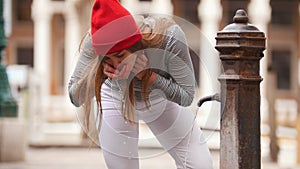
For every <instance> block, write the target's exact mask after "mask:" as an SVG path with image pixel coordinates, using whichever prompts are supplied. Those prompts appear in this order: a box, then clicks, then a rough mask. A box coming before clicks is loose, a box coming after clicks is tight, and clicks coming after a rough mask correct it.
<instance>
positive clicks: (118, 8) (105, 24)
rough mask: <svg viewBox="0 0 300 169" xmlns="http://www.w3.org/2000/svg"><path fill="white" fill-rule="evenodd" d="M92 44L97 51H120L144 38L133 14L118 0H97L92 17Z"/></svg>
mask: <svg viewBox="0 0 300 169" xmlns="http://www.w3.org/2000/svg"><path fill="white" fill-rule="evenodd" d="M91 31H92V45H93V47H94V50H95V53H96V54H98V55H106V54H111V53H115V52H120V51H122V50H124V49H127V48H128V47H130V46H132V45H133V44H135V43H136V42H138V41H139V40H141V38H142V34H141V31H140V29H139V27H138V26H137V24H136V22H135V21H134V19H133V17H132V15H131V14H130V13H129V12H128V11H127V10H126V9H125V8H124V7H123V6H122V5H121V4H120V3H119V1H118V0H96V1H95V3H94V6H93V9H92V17H91Z"/></svg>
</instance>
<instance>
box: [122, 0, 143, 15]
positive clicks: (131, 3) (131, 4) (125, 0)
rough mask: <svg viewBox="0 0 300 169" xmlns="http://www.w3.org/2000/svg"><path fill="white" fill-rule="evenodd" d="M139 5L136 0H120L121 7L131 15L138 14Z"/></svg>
mask: <svg viewBox="0 0 300 169" xmlns="http://www.w3.org/2000/svg"><path fill="white" fill-rule="evenodd" d="M139 3H140V2H139V1H138V0H122V5H124V7H125V8H126V9H127V10H128V11H130V12H131V13H132V14H136V13H139V6H138V5H139Z"/></svg>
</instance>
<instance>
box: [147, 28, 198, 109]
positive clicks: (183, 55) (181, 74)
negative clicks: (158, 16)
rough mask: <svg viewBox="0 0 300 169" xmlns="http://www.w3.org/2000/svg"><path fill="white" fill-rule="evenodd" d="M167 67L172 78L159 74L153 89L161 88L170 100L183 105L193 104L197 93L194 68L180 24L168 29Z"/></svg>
mask: <svg viewBox="0 0 300 169" xmlns="http://www.w3.org/2000/svg"><path fill="white" fill-rule="evenodd" d="M165 50H166V52H167V54H166V55H167V56H166V57H165V58H166V61H165V62H166V67H167V69H166V70H167V73H168V74H169V75H170V76H171V78H165V77H164V76H161V75H159V74H157V77H156V79H155V81H154V83H153V85H152V89H160V90H162V91H163V92H164V93H165V96H166V97H167V99H168V100H170V101H173V102H175V103H177V104H179V105H181V106H189V105H191V103H192V101H193V99H194V94H195V77H194V70H193V65H192V61H191V57H190V54H189V49H188V46H187V41H186V38H185V35H184V32H183V31H182V29H181V28H180V27H179V26H178V25H173V26H171V27H170V28H169V29H168V31H167V38H166V46H165Z"/></svg>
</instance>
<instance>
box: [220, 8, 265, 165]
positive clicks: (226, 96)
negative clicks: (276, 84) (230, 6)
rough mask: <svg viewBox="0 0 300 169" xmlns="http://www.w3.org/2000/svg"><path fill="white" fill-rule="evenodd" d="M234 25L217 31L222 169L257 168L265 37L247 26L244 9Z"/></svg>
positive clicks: (259, 155)
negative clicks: (221, 69)
mask: <svg viewBox="0 0 300 169" xmlns="http://www.w3.org/2000/svg"><path fill="white" fill-rule="evenodd" d="M233 21H234V23H232V24H230V25H228V26H226V27H225V28H224V29H223V30H222V31H220V32H218V34H217V37H216V40H217V45H216V49H217V50H218V51H219V52H220V59H221V60H222V64H223V68H224V74H222V75H220V77H219V81H220V83H221V110H222V118H221V145H220V147H221V150H220V167H221V169H260V168H261V151H260V86H259V85H260V82H261V81H262V78H261V76H260V75H259V61H260V59H261V58H262V57H263V53H262V52H263V51H264V49H265V35H264V33H263V32H261V31H259V30H258V29H257V28H256V27H254V26H252V25H250V24H248V16H247V13H246V12H245V11H244V10H238V11H237V12H236V15H235V16H234V18H233Z"/></svg>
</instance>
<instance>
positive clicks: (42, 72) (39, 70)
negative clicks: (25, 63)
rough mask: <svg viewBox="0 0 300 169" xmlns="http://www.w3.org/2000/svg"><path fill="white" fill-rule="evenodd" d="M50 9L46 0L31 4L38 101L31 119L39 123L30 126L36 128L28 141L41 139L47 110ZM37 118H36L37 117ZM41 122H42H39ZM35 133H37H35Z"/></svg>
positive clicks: (49, 61) (48, 99)
mask: <svg viewBox="0 0 300 169" xmlns="http://www.w3.org/2000/svg"><path fill="white" fill-rule="evenodd" d="M50 10H51V9H50V8H49V1H48V0H34V1H33V3H32V19H33V21H34V75H35V76H36V77H34V78H36V79H38V80H37V81H36V82H37V83H38V84H36V85H37V86H35V88H37V89H35V90H38V91H37V92H36V95H35V96H34V97H37V98H35V100H38V102H39V103H38V104H37V105H36V106H37V107H36V109H35V110H32V111H33V112H29V113H31V115H29V116H32V119H31V120H34V119H39V121H34V123H35V124H31V126H35V125H37V124H39V126H36V127H35V129H38V130H35V133H31V134H32V137H30V139H33V140H37V139H38V140H39V139H41V138H42V136H43V133H42V130H41V128H42V126H41V125H42V124H43V120H44V116H45V114H46V113H47V109H48V106H49V102H50V71H49V70H50V64H51V60H50V57H51V50H50V49H51V42H50V41H51V28H50V19H51V11H50ZM37 116H38V117H37ZM41 120H42V121H41ZM36 132H37V133H36Z"/></svg>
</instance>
